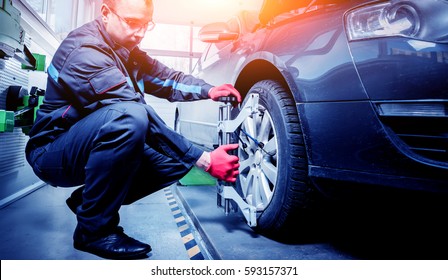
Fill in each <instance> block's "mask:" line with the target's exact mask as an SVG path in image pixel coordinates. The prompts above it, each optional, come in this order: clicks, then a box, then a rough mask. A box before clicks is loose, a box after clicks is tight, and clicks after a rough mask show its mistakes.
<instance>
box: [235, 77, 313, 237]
mask: <svg viewBox="0 0 448 280" xmlns="http://www.w3.org/2000/svg"><path fill="white" fill-rule="evenodd" d="M250 94H258V95H259V105H258V112H257V114H254V115H252V116H251V117H248V118H247V119H246V120H245V121H244V122H243V123H242V124H241V126H240V128H239V130H238V138H239V141H240V148H239V150H238V156H239V158H240V169H239V171H240V175H239V178H238V181H237V188H238V191H239V192H240V193H241V195H242V197H243V199H244V200H245V201H246V202H247V203H248V204H250V205H253V206H255V207H256V209H257V227H256V230H258V231H261V232H264V233H268V234H273V235H275V234H278V233H280V232H284V231H285V230H288V228H289V226H293V227H294V225H295V224H296V222H295V221H294V219H297V217H298V216H300V214H301V213H302V212H303V211H304V210H305V209H307V208H308V207H309V206H310V204H311V203H312V201H313V199H312V193H313V191H312V187H311V186H310V184H309V180H308V175H307V156H306V150H305V146H304V141H303V135H302V131H301V127H300V122H299V117H298V114H297V108H296V104H295V102H294V100H293V98H292V97H291V95H290V93H289V92H288V90H287V89H286V88H285V87H284V86H282V85H281V84H280V83H278V82H276V81H273V80H264V81H260V82H258V83H256V84H255V85H254V86H253V87H252V88H251V89H250V91H249V94H248V95H247V97H249V96H250ZM247 99H248V98H246V99H245V100H244V102H247Z"/></svg>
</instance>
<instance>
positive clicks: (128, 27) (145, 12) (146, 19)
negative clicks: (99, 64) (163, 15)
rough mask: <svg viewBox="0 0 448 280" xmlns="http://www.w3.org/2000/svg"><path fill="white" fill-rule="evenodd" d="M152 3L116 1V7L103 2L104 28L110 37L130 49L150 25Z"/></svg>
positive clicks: (134, 0) (133, 0)
mask: <svg viewBox="0 0 448 280" xmlns="http://www.w3.org/2000/svg"><path fill="white" fill-rule="evenodd" d="M153 12H154V6H153V5H149V6H148V5H146V1H145V0H123V1H117V6H116V7H108V6H107V5H105V4H103V6H102V7H101V13H102V18H103V22H104V23H105V25H106V30H107V32H108V33H109V35H110V36H111V37H112V39H113V40H114V41H115V42H116V43H118V44H120V45H122V46H124V47H125V48H127V49H129V50H132V49H133V48H135V47H136V46H137V45H138V44H139V43H140V42H141V41H142V39H143V37H144V36H145V33H146V30H147V29H148V27H151V25H153V24H154V23H153V22H152V15H153Z"/></svg>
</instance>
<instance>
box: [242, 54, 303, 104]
mask: <svg viewBox="0 0 448 280" xmlns="http://www.w3.org/2000/svg"><path fill="white" fill-rule="evenodd" d="M262 80H276V81H278V82H280V83H281V84H282V86H284V88H285V89H288V90H289V93H290V94H291V96H292V98H293V99H294V100H295V96H294V94H292V91H291V85H290V84H289V83H288V82H287V79H286V78H285V76H284V74H283V73H282V72H281V71H280V69H279V68H278V67H277V66H275V65H274V64H273V63H271V62H270V61H268V60H265V59H256V60H253V61H251V62H249V63H248V64H246V65H245V66H244V68H243V69H242V70H241V71H240V73H239V75H238V77H237V79H236V81H235V88H236V89H238V91H239V92H240V93H241V95H242V97H243V98H244V97H245V96H246V94H247V93H248V92H249V89H250V88H251V87H252V86H253V85H254V84H255V83H257V82H259V81H262Z"/></svg>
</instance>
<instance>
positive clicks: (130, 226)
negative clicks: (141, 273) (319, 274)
mask: <svg viewBox="0 0 448 280" xmlns="http://www.w3.org/2000/svg"><path fill="white" fill-rule="evenodd" d="M73 190H74V188H69V189H65V188H54V187H51V186H49V185H45V186H44V187H42V188H40V189H38V190H36V191H35V192H33V193H31V194H29V195H27V196H25V197H23V198H22V199H20V200H18V201H16V202H14V203H12V204H10V205H8V206H6V207H4V208H2V209H0V259H2V260H95V259H100V258H99V257H96V256H95V255H92V254H89V253H85V252H82V251H78V250H76V249H74V248H73V246H72V240H73V239H72V235H73V230H74V228H75V226H76V217H75V215H73V213H72V212H71V211H70V210H69V208H68V207H67V206H66V204H65V199H66V198H67V197H68V196H69V195H70V193H71V192H72V191H73ZM176 206H178V205H177V203H176V200H175V199H174V197H173V193H172V192H171V189H169V188H167V189H164V190H161V191H159V192H157V193H154V194H152V195H150V196H148V197H146V198H144V199H141V200H140V201H138V202H136V203H134V204H133V205H128V206H123V207H122V208H121V210H120V216H121V223H120V225H121V226H123V228H124V230H125V233H127V234H128V235H130V236H132V237H134V238H136V239H138V240H141V241H142V242H146V243H149V244H150V245H151V247H152V251H151V252H150V253H149V254H148V259H149V260H190V259H208V255H207V253H206V251H205V250H201V248H200V244H199V242H196V244H192V243H194V242H195V241H196V240H199V239H197V238H195V237H194V236H193V234H196V233H195V232H194V229H193V228H192V227H190V226H189V222H188V220H187V219H185V216H184V215H183V213H182V212H181V211H180V210H179V209H178V208H175V207H176ZM192 241H193V242H192Z"/></svg>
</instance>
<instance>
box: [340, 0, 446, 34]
mask: <svg viewBox="0 0 448 280" xmlns="http://www.w3.org/2000/svg"><path fill="white" fill-rule="evenodd" d="M447 19H448V2H447V1H445V0H435V1H426V0H425V1H422V0H408V1H399V0H398V1H397V0H395V1H394V0H392V1H388V2H383V3H380V4H375V5H367V6H363V7H360V8H357V9H355V10H352V11H350V12H348V13H347V15H346V29H347V35H348V38H349V40H350V41H353V40H361V39H370V38H376V37H388V36H403V37H409V38H415V39H421V40H428V41H442V42H446V41H447V38H448V20H447Z"/></svg>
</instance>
